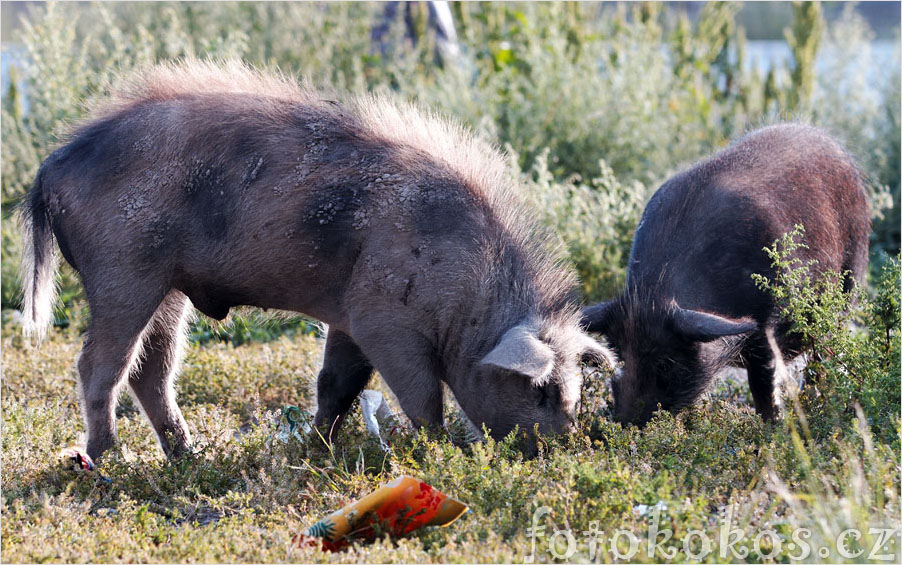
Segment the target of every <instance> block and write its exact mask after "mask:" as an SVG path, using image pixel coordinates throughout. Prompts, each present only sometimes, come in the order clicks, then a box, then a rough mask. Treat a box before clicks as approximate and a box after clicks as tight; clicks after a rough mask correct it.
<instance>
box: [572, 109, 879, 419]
mask: <svg viewBox="0 0 902 565" xmlns="http://www.w3.org/2000/svg"><path fill="white" fill-rule="evenodd" d="M796 224H801V225H802V226H804V228H805V230H804V238H803V240H802V241H801V243H802V244H803V246H802V247H800V248H799V249H798V250H797V251H796V253H795V258H796V259H799V260H801V261H802V262H803V263H808V262H809V261H815V263H814V264H813V266H812V268H811V272H812V274H813V275H823V274H826V273H828V272H835V273H841V274H842V276H843V277H844V286H845V289H846V290H851V289H852V287H853V286H854V285H855V284H856V281H861V280H862V278H863V277H864V275H865V272H866V270H867V260H868V235H869V233H870V230H871V224H870V213H869V210H868V201H867V196H866V193H865V190H864V184H863V181H862V177H861V175H860V174H859V171H858V168H857V167H856V165H855V162H854V160H853V159H852V158H851V156H849V154H848V153H846V152H845V151H844V150H843V148H842V147H841V146H840V144H839V143H838V142H837V141H836V140H834V139H833V138H832V137H830V135H828V134H827V133H826V132H825V131H823V130H820V129H817V128H814V127H811V126H806V125H802V124H780V125H774V126H770V127H766V128H763V129H760V130H758V131H755V132H752V133H750V134H748V135H746V136H744V137H742V138H740V139H739V140H737V141H736V142H734V143H733V144H732V145H731V146H730V147H728V148H726V149H724V150H723V151H720V152H719V153H717V154H715V155H714V156H712V157H710V158H709V159H706V160H704V161H702V162H700V163H698V164H696V165H695V166H693V167H691V168H689V169H688V170H686V171H683V172H682V173H679V174H678V175H676V176H674V177H673V178H671V179H669V180H668V181H667V182H665V183H664V185H663V186H662V187H661V188H660V189H658V191H657V192H656V193H655V194H654V196H652V198H651V200H650V201H649V203H648V206H647V207H646V208H645V212H644V213H643V215H642V220H641V221H640V223H639V226H638V227H637V228H636V234H635V237H634V239H633V248H632V251H631V252H630V260H629V268H628V271H627V277H626V286H627V287H626V289H625V290H624V292H623V294H622V295H621V296H619V297H617V298H615V299H613V300H610V301H608V302H603V303H601V304H596V305H594V306H591V307H589V308H586V309H585V311H584V314H583V323H584V324H585V326H586V327H587V328H588V329H589V330H591V331H595V332H599V333H603V334H605V336H607V338H608V340H609V342H610V344H611V345H612V346H613V348H614V350H615V352H616V353H617V354H618V355H619V356H620V358H621V359H622V360H623V362H624V366H623V368H622V369H621V370H618V371H617V375H616V376H615V378H614V380H613V381H612V390H613V393H614V416H615V418H616V419H617V420H619V421H621V422H629V423H636V424H643V423H645V422H646V421H648V420H649V419H650V418H651V416H652V413H653V412H654V411H655V409H656V408H657V406H658V405H660V406H661V407H662V408H664V409H665V410H670V411H673V412H676V411H678V410H679V409H681V408H683V407H685V406H687V405H689V404H692V403H693V402H695V401H696V400H697V399H698V398H699V397H700V396H701V395H702V393H704V392H705V390H706V389H707V388H708V386H709V385H710V383H711V382H712V380H713V378H714V375H715V374H716V373H717V371H719V370H720V369H722V368H724V367H726V366H729V365H737V366H743V367H746V368H747V369H748V379H749V386H750V388H751V392H752V397H753V399H754V402H755V409H756V410H757V411H758V413H759V414H760V415H761V417H762V418H763V419H765V420H770V419H773V418H774V417H775V416H776V415H777V408H778V406H777V401H778V400H779V397H778V396H777V395H776V393H777V392H778V390H776V389H777V386H776V385H778V384H779V383H778V382H776V381H778V379H779V377H780V375H781V374H782V373H783V367H784V358H791V357H794V356H796V355H798V354H799V353H800V352H801V350H802V345H803V344H802V342H801V338H800V336H799V334H797V333H793V332H792V331H790V330H791V329H792V328H791V327H790V325H789V324H788V323H787V322H786V320H784V319H782V318H781V316H780V310H779V308H778V305H777V304H776V303H775V301H774V299H773V297H771V296H770V295H769V294H767V293H766V292H764V291H762V290H760V289H759V288H758V287H757V286H756V285H755V282H754V280H753V279H752V274H753V273H758V274H762V275H765V276H767V277H768V278H770V279H771V280H773V278H774V276H775V273H774V268H773V267H772V266H771V259H770V258H769V257H768V255H767V254H766V253H765V252H764V248H765V247H766V246H770V245H772V244H773V243H774V241H775V240H777V239H778V238H780V237H781V236H783V235H784V234H786V233H788V232H791V231H792V230H793V227H794V226H795V225H796Z"/></svg>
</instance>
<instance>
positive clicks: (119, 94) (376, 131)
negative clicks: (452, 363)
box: [73, 60, 578, 323]
mask: <svg viewBox="0 0 902 565" xmlns="http://www.w3.org/2000/svg"><path fill="white" fill-rule="evenodd" d="M106 90H107V92H106V93H105V96H103V97H102V98H100V99H99V100H97V101H96V102H95V103H94V104H92V105H91V106H90V111H89V117H88V118H87V120H86V121H83V122H81V123H80V124H77V125H76V127H75V128H74V130H73V134H74V135H77V133H78V131H79V130H83V129H84V128H86V127H89V126H90V125H91V124H92V123H96V122H98V121H100V120H102V119H104V118H108V117H110V116H113V115H116V114H118V113H120V112H124V111H127V110H128V109H129V108H131V107H134V106H136V105H139V104H143V103H147V102H153V101H166V100H175V99H179V98H187V97H195V96H205V95H214V94H216V95H221V94H235V95H249V96H253V97H254V98H255V99H256V101H257V102H259V104H258V106H257V108H259V109H261V110H263V111H267V110H268V107H267V104H266V101H267V100H271V101H272V112H273V113H276V112H278V111H279V110H278V109H279V108H280V107H284V104H285V102H286V101H287V102H289V103H296V104H298V105H303V106H305V107H306V108H313V109H315V110H316V111H317V113H319V114H320V115H323V116H327V117H328V118H329V119H331V120H334V121H335V123H339V124H342V125H343V126H345V127H348V128H349V129H351V130H352V131H355V132H359V134H360V135H361V136H364V137H367V138H370V139H375V140H378V141H379V142H380V143H384V144H389V145H392V146H394V147H395V148H396V149H397V150H398V151H400V152H402V153H405V152H406V153H408V154H410V155H411V157H412V159H413V160H417V159H419V160H422V159H423V158H424V157H425V158H426V159H428V160H429V161H431V162H433V163H435V164H436V165H438V166H440V167H442V168H444V169H445V170H447V171H449V172H452V173H453V174H454V175H455V176H456V177H457V178H459V179H460V180H461V184H462V185H464V186H465V187H466V189H467V190H468V191H469V192H470V193H471V194H473V196H474V197H475V198H477V199H478V200H479V201H481V202H483V203H485V205H486V206H487V208H488V209H489V210H490V211H491V214H492V216H493V218H494V220H495V221H496V222H497V224H498V226H499V227H500V229H501V231H502V232H503V234H498V235H503V238H502V239H503V240H504V241H505V242H509V244H510V245H512V246H513V247H515V248H517V249H519V250H520V251H521V252H522V254H523V256H524V258H525V260H526V261H525V262H526V267H527V268H528V270H529V273H528V274H527V277H526V279H525V280H528V281H529V282H530V286H531V287H532V288H529V289H523V292H527V293H529V294H533V293H534V296H533V297H532V298H534V299H535V302H536V304H537V305H539V307H540V308H541V309H542V310H545V311H546V312H549V313H550V312H555V313H556V314H555V315H556V317H561V316H562V317H563V318H564V319H563V320H561V321H562V322H565V323H569V322H570V321H573V320H575V319H576V318H575V317H576V316H577V306H578V304H577V296H578V295H577V292H576V277H575V275H574V274H573V272H572V271H571V269H570V268H568V267H567V266H566V260H565V254H564V252H563V249H561V246H560V244H559V243H558V242H557V240H556V239H555V238H553V237H552V236H551V234H550V232H549V231H548V230H546V229H544V228H542V227H540V224H539V222H538V221H537V218H536V215H535V213H534V212H533V211H532V209H530V208H527V207H526V206H525V205H524V204H523V203H522V198H521V197H520V195H519V194H517V187H516V179H515V178H514V176H513V175H512V167H511V166H510V164H509V163H508V161H507V159H506V157H505V155H504V154H503V153H502V152H501V151H499V150H498V148H497V147H494V146H492V145H491V144H489V143H486V142H484V141H482V140H480V139H478V138H477V137H475V136H474V135H473V134H472V133H471V132H470V131H469V130H467V129H466V128H465V127H463V126H462V125H461V124H460V123H459V122H457V121H456V120H453V119H448V118H446V117H443V116H440V115H439V114H437V113H436V112H434V111H430V110H425V109H421V108H418V107H417V106H416V105H414V104H411V103H408V102H400V101H396V100H392V99H390V98H388V97H387V96H384V95H376V94H358V95H341V94H338V93H336V92H334V91H328V90H317V89H314V88H313V87H312V86H310V85H309V84H307V83H306V82H298V81H297V80H295V79H294V78H291V77H289V76H287V75H285V74H284V73H281V72H279V71H260V70H256V69H252V68H250V67H248V66H247V65H245V64H244V63H241V62H240V61H236V60H227V61H198V60H187V61H182V62H177V63H166V64H160V65H155V66H150V67H145V68H140V69H137V70H135V71H132V72H130V73H127V74H125V75H123V76H121V77H119V78H118V79H116V80H115V81H114V82H113V83H112V84H111V85H109V86H108V88H107V89H106ZM499 252H501V251H499ZM489 262H492V261H487V263H489ZM484 268H485V269H487V272H484V273H481V274H480V275H481V276H482V277H488V278H498V279H504V278H508V277H510V276H513V277H514V278H515V279H518V280H524V279H523V278H521V276H522V275H523V274H524V273H521V272H517V273H504V272H502V271H501V270H500V269H501V268H508V269H510V270H519V269H520V266H517V265H501V264H499V263H495V264H494V265H492V266H489V265H486V266H485V267H484ZM562 305H563V308H562Z"/></svg>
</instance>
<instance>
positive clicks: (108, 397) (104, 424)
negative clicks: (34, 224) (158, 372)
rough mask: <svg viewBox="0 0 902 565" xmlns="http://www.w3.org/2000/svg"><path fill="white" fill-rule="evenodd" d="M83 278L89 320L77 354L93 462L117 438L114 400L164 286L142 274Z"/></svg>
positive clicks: (109, 272)
mask: <svg viewBox="0 0 902 565" xmlns="http://www.w3.org/2000/svg"><path fill="white" fill-rule="evenodd" d="M98 272H104V273H105V276H103V277H96V278H83V282H84V284H85V291H86V294H87V298H88V305H89V307H90V311H91V322H90V325H89V326H88V331H87V333H86V336H85V341H84V345H83V346H82V350H81V355H80V356H79V358H78V375H79V384H80V387H81V397H82V399H81V400H82V409H83V412H84V417H85V424H86V426H87V430H88V441H87V452H88V456H90V457H91V459H94V460H95V461H96V460H98V459H99V457H100V456H101V454H103V452H104V451H106V450H107V449H109V448H110V447H112V446H113V444H114V443H115V441H116V414H115V410H116V398H117V394H118V391H119V387H120V385H122V383H123V381H124V380H125V378H126V375H128V373H129V371H131V370H132V369H133V368H134V367H135V364H136V362H137V358H138V356H139V355H140V353H141V344H142V341H143V336H144V332H145V329H146V327H147V326H148V323H149V322H150V320H151V319H152V318H153V316H154V313H155V312H156V310H157V307H158V306H159V304H160V302H161V301H162V299H163V297H164V296H165V291H164V290H163V288H162V285H159V286H156V287H154V286H150V285H148V284H146V281H142V280H141V279H140V278H137V279H135V280H132V279H131V278H130V277H125V276H119V275H120V273H117V276H112V275H111V273H113V272H114V271H113V270H111V269H107V270H99V269H98Z"/></svg>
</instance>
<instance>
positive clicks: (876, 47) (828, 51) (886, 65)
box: [0, 40, 900, 111]
mask: <svg viewBox="0 0 902 565" xmlns="http://www.w3.org/2000/svg"><path fill="white" fill-rule="evenodd" d="M869 47H870V57H869V58H868V60H863V61H862V63H863V64H867V68H866V69H865V72H866V74H865V76H866V77H867V78H868V79H869V80H868V82H869V83H871V84H874V85H875V86H876V85H878V84H881V83H882V82H883V81H882V79H884V78H885V76H886V75H888V74H889V73H890V72H892V70H893V69H894V67H898V66H899V64H900V63H899V61H900V54H899V42H898V41H894V40H877V41H872V42H871V43H870V44H869ZM840 50H841V48H840V47H838V46H836V45H829V44H828V45H824V46H823V47H822V48H821V49H820V52H819V53H818V56H817V62H816V65H817V70H819V71H823V70H824V69H825V68H827V66H829V64H830V62H831V61H833V60H835V59H836V58H837V57H848V56H849V54H848V53H845V52H841V51H840ZM25 57H26V52H25V48H24V47H23V46H21V45H18V44H15V43H3V44H2V45H0V88H2V90H0V92H2V95H3V96H6V93H7V90H8V88H9V81H10V76H9V68H10V66H16V67H19V69H20V70H21V67H22V63H23V61H24V60H25ZM791 62H792V50H791V49H790V48H789V45H788V44H787V43H786V42H785V41H782V40H773V41H761V40H756V41H749V42H748V43H747V55H746V59H745V61H743V67H744V69H745V70H751V69H753V68H757V70H758V71H759V72H760V73H761V76H762V77H764V76H766V75H767V72H768V71H769V70H770V69H771V68H775V69H787V68H788V66H789V65H790V63H791ZM22 75H23V73H19V81H20V82H19V86H20V92H21V94H22V105H23V110H25V111H27V110H28V97H27V92H26V89H25V84H24V82H22ZM781 75H782V76H781ZM777 79H778V81H785V80H788V77H787V76H786V75H785V73H778V74H777Z"/></svg>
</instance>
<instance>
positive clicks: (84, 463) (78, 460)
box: [60, 445, 112, 483]
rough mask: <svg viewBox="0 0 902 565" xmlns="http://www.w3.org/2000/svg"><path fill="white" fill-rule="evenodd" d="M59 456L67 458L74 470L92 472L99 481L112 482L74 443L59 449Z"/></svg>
mask: <svg viewBox="0 0 902 565" xmlns="http://www.w3.org/2000/svg"><path fill="white" fill-rule="evenodd" d="M60 458H62V459H64V460H68V461H69V462H70V463H71V464H72V468H73V469H74V470H75V471H84V472H88V473H94V474H96V475H97V478H99V479H100V480H101V481H103V482H106V483H109V482H112V479H110V478H109V477H107V476H105V475H103V474H102V473H101V472H100V471H98V470H97V465H96V464H95V463H94V461H93V460H92V459H91V456H90V455H88V454H87V453H85V452H84V450H83V449H82V448H81V447H78V446H76V445H73V446H70V447H67V448H66V449H64V450H62V451H60Z"/></svg>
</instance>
